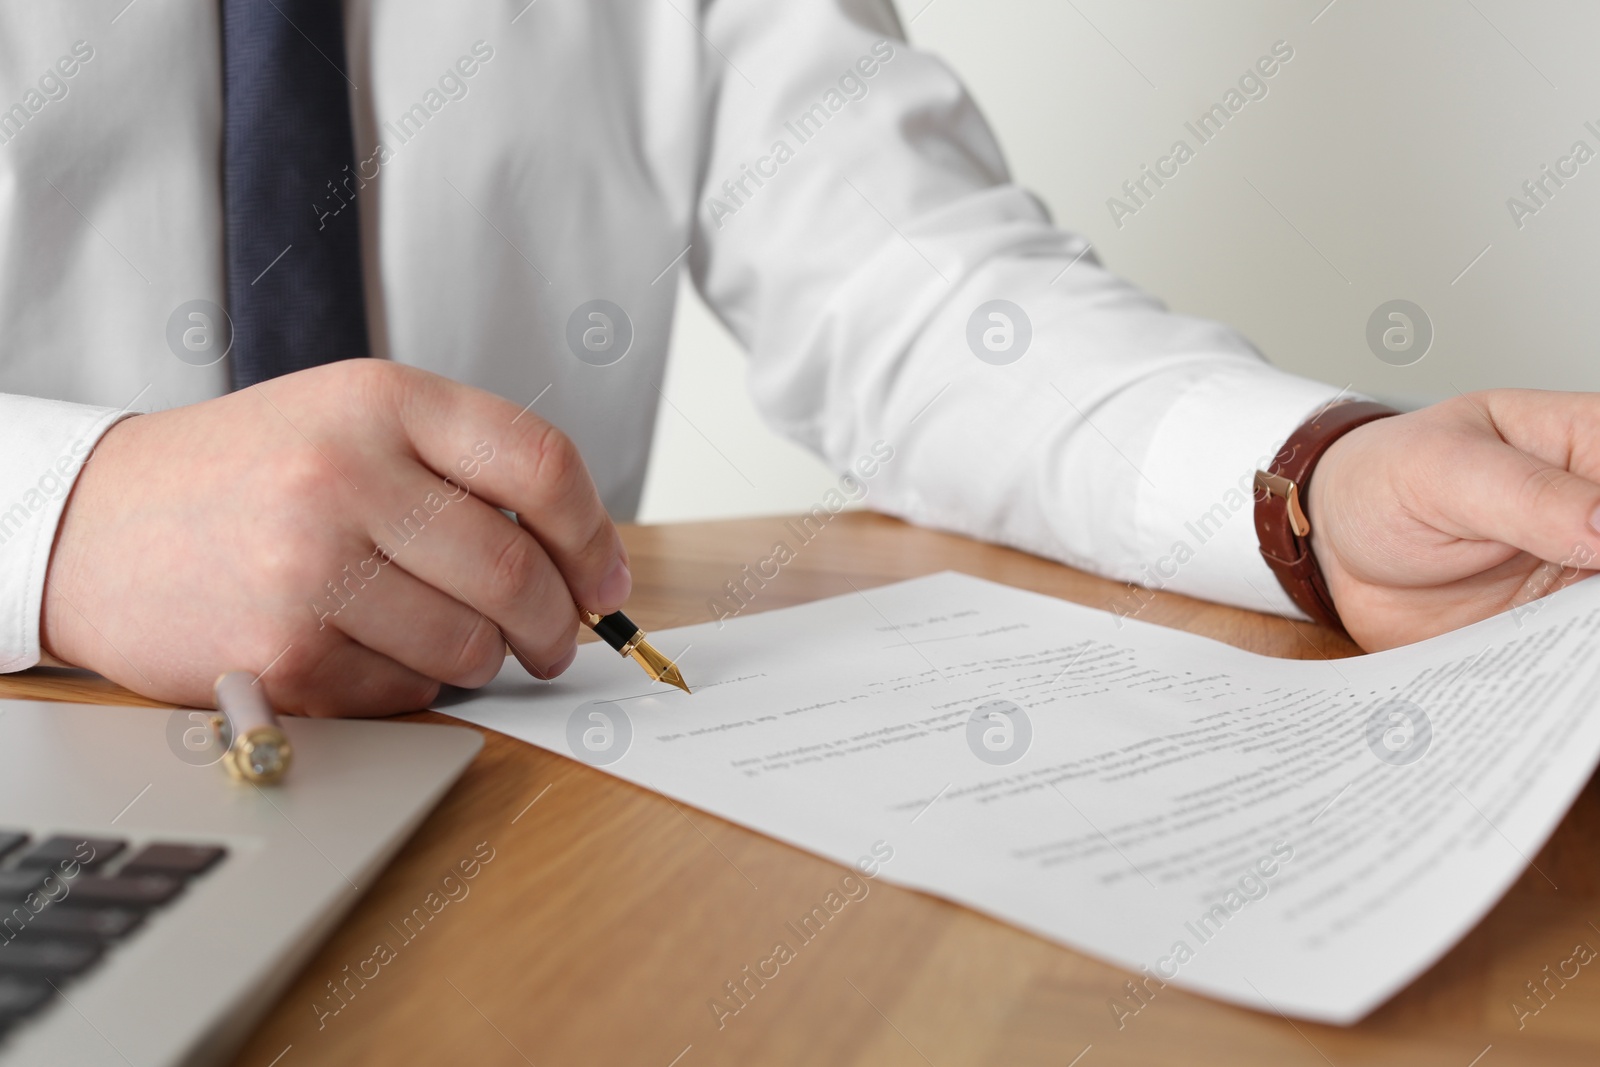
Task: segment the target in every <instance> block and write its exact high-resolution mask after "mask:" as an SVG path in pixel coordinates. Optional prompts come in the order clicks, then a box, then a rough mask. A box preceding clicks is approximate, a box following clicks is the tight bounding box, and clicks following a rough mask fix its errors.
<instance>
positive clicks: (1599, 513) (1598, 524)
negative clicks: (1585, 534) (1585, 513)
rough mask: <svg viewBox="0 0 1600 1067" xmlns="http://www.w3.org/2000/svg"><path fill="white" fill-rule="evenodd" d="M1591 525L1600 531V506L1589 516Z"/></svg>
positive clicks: (1591, 527)
mask: <svg viewBox="0 0 1600 1067" xmlns="http://www.w3.org/2000/svg"><path fill="white" fill-rule="evenodd" d="M1589 527H1590V529H1593V530H1595V531H1600V508H1595V509H1594V513H1593V514H1591V515H1590V516H1589Z"/></svg>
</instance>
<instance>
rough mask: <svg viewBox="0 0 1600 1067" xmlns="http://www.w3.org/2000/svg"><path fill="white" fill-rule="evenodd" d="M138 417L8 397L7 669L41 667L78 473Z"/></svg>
mask: <svg viewBox="0 0 1600 1067" xmlns="http://www.w3.org/2000/svg"><path fill="white" fill-rule="evenodd" d="M130 414H132V413H131V412H128V411H126V410H123V411H118V410H116V409H114V408H99V407H89V406H87V405H83V404H68V403H64V402H62V401H59V400H43V399H40V398H37V397H30V396H10V395H7V394H3V393H0V457H4V458H3V460H0V671H20V670H23V669H24V668H27V667H32V666H33V665H34V664H36V663H38V662H39V653H40V646H39V623H40V615H41V613H42V611H43V608H44V579H45V572H46V571H47V570H48V569H49V566H50V551H51V549H52V548H53V547H54V546H55V540H56V528H57V527H58V526H59V525H60V523H61V514H62V512H63V511H64V510H65V509H66V504H67V496H68V494H70V493H71V492H72V486H73V484H74V483H75V482H76V481H77V478H78V472H79V471H80V470H82V469H83V464H84V461H85V460H87V459H88V457H89V453H90V452H91V451H93V449H94V446H95V444H96V443H97V442H98V441H99V440H100V437H101V435H102V434H104V433H105V432H106V430H108V429H110V428H111V426H112V425H113V424H115V423H116V422H118V421H120V420H121V419H123V418H125V417H127V416H128V415H130Z"/></svg>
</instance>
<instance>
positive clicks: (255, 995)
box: [0, 700, 483, 1067]
mask: <svg viewBox="0 0 1600 1067" xmlns="http://www.w3.org/2000/svg"><path fill="white" fill-rule="evenodd" d="M209 720H210V713H207V712H198V711H194V710H191V709H178V710H170V709H151V708H131V707H101V706H92V705H81V704H57V703H46V702H34V701H12V700H0V1064H3V1065H6V1067H12V1065H19V1067H20V1065H23V1064H27V1065H29V1067H33V1065H37V1064H54V1065H72V1067H77V1065H84V1067H97V1065H100V1064H106V1065H113V1064H114V1065H116V1067H126V1065H127V1064H129V1063H136V1064H140V1065H141V1067H145V1065H149V1067H155V1065H161V1064H182V1065H190V1064H211V1063H218V1062H223V1061H225V1060H226V1059H227V1057H228V1056H229V1055H230V1054H232V1053H233V1052H234V1051H236V1050H237V1049H238V1047H239V1045H240V1044H241V1043H242V1042H243V1041H244V1039H245V1038H246V1037H248V1036H249V1034H250V1032H251V1030H252V1028H253V1027H254V1026H255V1024H256V1023H257V1022H258V1021H259V1020H260V1018H261V1016H262V1014H263V1013H264V1012H265V1011H266V1010H267V1009H268V1008H270V1007H271V1006H272V1005H273V1003H274V1002H275V1001H276V999H277V997H278V995H279V994H280V993H281V991H282V990H283V988H284V986H285V985H286V984H287V983H288V982H289V980H290V979H291V978H293V977H294V975H295V973H296V972H297V971H298V969H299V968H300V967H301V965H302V964H304V963H305V961H306V959H307V958H308V957H309V956H310V954H311V953H312V951H313V950H314V949H315V948H316V947H317V945H318V944H319V943H320V942H321V940H322V939H323V938H324V937H325V936H326V935H327V934H328V933H330V932H331V930H332V929H333V926H334V924H335V923H337V922H338V920H339V918H340V917H341V916H342V915H343V914H344V913H345V912H346V911H347V910H348V909H349V908H350V907H351V905H353V904H354V903H355V902H356V901H357V900H358V899H359V898H360V896H361V894H362V893H363V892H364V891H365V890H366V889H367V888H368V887H369V886H370V885H371V884H372V882H373V880H374V879H375V878H376V876H377V874H378V872H379V871H380V870H381V869H382V868H383V866H384V864H385V863H386V862H387V861H388V860H389V859H390V857H391V856H393V855H394V853H395V852H396V851H397V850H398V849H399V848H400V846H401V845H402V844H403V843H404V842H405V840H406V839H407V838H408V837H409V836H410V834H411V833H412V831H413V830H414V829H415V828H416V827H417V825H418V824H419V823H420V822H421V821H422V819H423V817H424V816H426V815H427V814H428V812H429V811H430V810H432V808H433V807H434V805H435V804H436V803H437V802H438V801H439V799H440V798H441V797H442V796H443V795H444V792H445V790H446V789H448V788H449V787H450V785H451V783H452V782H454V781H455V779H456V778H457V777H458V776H459V775H460V774H461V772H462V771H463V770H464V769H465V768H466V766H467V764H468V763H470V762H471V760H472V758H473V756H474V755H476V754H477V752H478V750H479V748H481V747H482V745H483V738H482V736H481V735H480V734H479V733H478V732H477V731H475V730H471V729H467V728H463V727H458V726H441V725H433V724H425V723H399V722H381V721H380V722H375V721H360V720H344V719H284V720H282V721H281V726H282V727H283V730H284V732H285V733H286V734H287V735H288V738H289V742H290V744H291V745H292V746H293V749H294V763H293V765H292V766H291V768H290V769H289V771H288V774H287V775H286V776H285V777H284V779H283V780H282V781H281V782H279V783H278V784H276V785H272V786H257V785H252V784H249V783H246V782H242V781H237V780H235V779H233V778H231V777H230V776H229V775H228V774H227V773H226V771H224V770H223V765H222V764H221V762H220V758H221V755H222V750H221V746H220V744H219V743H218V742H217V740H216V738H215V736H214V735H213V734H212V732H211V730H210V726H209Z"/></svg>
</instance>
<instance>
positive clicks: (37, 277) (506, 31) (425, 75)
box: [0, 0, 1337, 670]
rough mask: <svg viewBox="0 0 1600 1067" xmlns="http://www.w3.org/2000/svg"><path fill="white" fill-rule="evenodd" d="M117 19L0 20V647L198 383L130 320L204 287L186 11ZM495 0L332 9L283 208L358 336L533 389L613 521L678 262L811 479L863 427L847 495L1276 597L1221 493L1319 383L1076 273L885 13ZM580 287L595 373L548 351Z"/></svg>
mask: <svg viewBox="0 0 1600 1067" xmlns="http://www.w3.org/2000/svg"><path fill="white" fill-rule="evenodd" d="M124 2H125V0H108V2H106V3H98V4H93V5H77V4H73V5H65V4H59V5H58V4H23V3H6V4H5V5H4V6H3V7H0V42H3V45H0V47H3V50H4V53H5V54H4V58H3V60H0V109H7V110H4V111H0V390H3V391H4V394H5V395H3V396H0V456H3V460H0V669H7V670H15V669H20V668H23V667H26V666H29V665H31V664H33V663H35V662H37V660H38V657H39V651H40V649H39V612H40V603H41V597H42V589H43V584H44V577H45V571H46V567H47V565H48V562H49V553H50V548H51V545H52V540H53V536H54V532H55V529H56V526H57V523H58V522H59V519H60V516H61V512H62V509H63V506H64V501H65V498H66V495H67V492H68V490H69V488H70V484H71V478H72V476H73V475H74V474H75V473H76V471H77V469H78V467H79V466H80V465H81V459H82V457H83V455H85V454H86V453H87V452H88V450H89V449H90V447H91V446H92V445H93V444H94V442H95V441H96V440H97V438H98V437H99V435H100V434H101V433H102V432H103V431H104V430H105V429H106V428H107V426H108V425H110V424H111V423H112V422H114V421H115V420H116V418H117V417H118V415H119V412H121V411H125V410H150V409H152V408H165V407H171V406H175V405H179V404H189V403H194V402H196V401H200V400H204V399H207V398H209V397H215V396H217V395H219V394H221V393H223V392H225V391H226V390H227V389H228V377H227V369H226V364H225V363H219V364H214V365H211V366H196V365H193V363H192V362H185V360H183V359H180V358H178V356H177V355H175V353H174V348H173V347H172V346H171V345H170V344H169V341H168V333H169V320H170V319H172V317H173V315H174V312H175V311H176V310H177V309H179V308H180V307H181V306H182V305H184V304H185V303H187V302H190V301H194V300H210V301H213V302H215V303H217V304H223V303H224V302H225V301H224V296H223V293H224V280H223V256H222V214H221V212H222V208H221V188H220V177H219V159H220V152H219V136H220V126H221V118H222V101H221V96H220V85H221V71H220V58H221V57H220V49H219V37H218V25H217V12H216V7H217V5H216V4H215V3H203V2H178V0H142V2H138V3H135V4H132V5H129V6H126V7H124ZM524 2H525V0H511V2H505V0H499V2H490V0H452V2H451V3H448V4H441V3H425V2H423V0H388V2H385V3H382V4H371V3H368V2H366V0H352V2H350V3H349V4H347V6H346V25H347V36H348V54H347V55H345V56H333V57H329V62H330V63H336V64H337V65H338V66H340V67H341V68H342V70H343V72H344V73H345V75H346V76H347V77H348V80H349V81H350V82H351V85H352V90H351V93H350V99H351V105H352V109H353V113H354V116H355V129H356V139H357V145H356V149H357V151H356V156H357V159H358V160H359V161H360V162H358V165H357V170H358V171H359V172H360V175H359V179H354V178H348V176H346V175H329V179H330V182H338V181H339V180H340V179H348V180H347V181H346V184H345V189H346V190H348V192H347V193H346V194H345V196H343V197H341V196H337V195H336V194H334V193H333V192H332V191H331V186H330V194H329V197H328V198H327V199H326V200H325V201H324V202H323V203H322V204H321V205H310V204H308V205H307V211H318V212H321V211H330V212H331V211H333V210H335V209H337V208H339V206H340V205H342V204H343V203H344V202H345V199H347V198H350V197H352V196H354V197H355V199H356V200H357V201H358V205H357V206H354V207H352V208H351V210H359V211H360V212H361V215H362V230H363V245H364V249H363V252H364V264H365V280H366V289H367V296H368V317H369V322H370V324H371V333H372V337H373V349H374V351H373V354H374V355H377V356H380V357H382V358H387V359H392V360H396V361H399V362H403V363H408V364H412V365H414V366H418V367H425V368H427V369H429V370H432V371H436V372H438V373H440V374H445V375H448V376H450V377H452V378H455V379H458V380H460V381H463V382H467V383H471V384H473V385H477V386H481V387H483V388H485V389H489V390H493V391H494V392H496V393H499V394H501V395H503V396H505V397H508V398H510V399H511V400H513V401H516V402H517V403H519V404H525V403H528V402H529V401H532V400H534V398H536V397H537V398H538V400H537V403H536V404H535V405H534V407H533V411H534V412H535V413H536V414H538V415H540V416H542V417H544V418H546V419H549V420H550V421H552V422H554V423H555V424H556V425H558V426H560V427H561V428H562V429H563V430H565V431H566V432H567V433H568V434H569V435H570V436H571V437H572V438H574V440H575V441H576V442H577V444H578V446H579V447H580V449H581V451H582V453H583V456H584V458H585V460H586V461H587V463H588V466H589V469H590V471H591V473H592V474H593V476H594V478H595V481H596V482H597V484H598V485H599V488H600V492H601V495H602V497H603V499H604V500H605V502H606V504H607V506H608V507H609V508H610V509H611V511H612V512H613V514H614V515H615V516H616V517H617V518H619V519H626V518H628V517H630V516H631V515H632V513H633V511H634V509H635V507H636V505H637V502H638V499H639V492H640V486H641V482H642V479H643V476H644V472H645V461H646V455H647V451H648V448H649V443H650V439H651V430H652V424H653V422H654V419H655V413H656V409H657V405H658V402H659V399H660V397H659V395H658V392H657V388H658V386H659V385H660V383H661V380H662V373H663V363H664V359H665V356H666V345H667V338H668V334H669V327H670V323H671V317H672V313H673V303H674V295H675V285H674V279H675V277H676V272H677V271H678V270H680V269H684V268H687V269H688V270H689V271H690V272H691V273H692V276H693V279H694V282H695V284H696V285H697V286H698V287H699V290H700V292H701V293H702V294H703V295H704V297H705V298H706V300H707V301H708V303H709V304H710V306H711V307H712V308H713V309H714V310H715V312H716V313H717V314H718V315H719V316H720V317H721V318H722V320H723V321H724V322H725V323H726V324H727V325H728V327H729V328H730V329H731V330H732V331H733V333H734V334H735V335H736V336H737V337H738V338H739V340H740V341H741V342H742V343H743V344H744V345H745V347H746V348H747V349H748V350H749V352H750V363H749V387H750V389H751V391H752V393H753V395H754V397H755V401H756V403H757V405H758V406H759V408H760V409H761V411H762V412H763V413H764V415H765V417H766V419H767V420H768V421H769V422H770V423H771V425H773V426H774V427H775V428H777V429H778V430H779V431H781V432H782V433H784V434H787V435H789V436H790V437H792V438H794V439H795V440H797V441H799V442H801V443H802V444H804V445H805V446H807V447H809V448H811V449H813V450H814V451H815V452H817V453H818V454H819V455H821V456H822V457H823V458H824V459H825V460H826V461H827V462H829V463H830V464H832V465H833V466H834V467H836V468H837V469H839V470H841V471H844V470H847V469H850V468H853V467H855V466H856V464H857V461H858V459H860V458H861V457H864V456H870V455H872V454H873V451H874V446H875V444H878V443H879V442H882V444H881V445H879V446H878V447H879V451H880V452H881V451H882V450H883V449H884V448H885V447H886V448H888V449H890V450H892V453H893V458H892V459H890V460H889V461H887V462H884V463H882V464H881V465H880V466H879V467H878V469H877V471H876V472H875V473H874V475H873V477H872V479H871V482H870V503H871V504H872V505H873V506H874V507H876V508H878V509H880V510H883V511H887V512H890V513H893V514H896V515H900V516H903V517H905V518H907V519H909V520H911V521H913V522H918V523H924V524H928V525H932V526H937V527H943V528H945V529H950V530H956V531H960V532H962V533H966V534H971V535H973V536H976V537H981V538H986V539H989V540H994V541H1000V542H1003V543H1006V544H1010V545H1015V546H1019V547H1021V548H1024V549H1027V550H1029V551H1032V552H1037V553H1040V554H1042V555H1046V556H1050V557H1053V558H1056V559H1060V560H1064V561H1066V562H1068V563H1071V564H1073V565H1075V566H1079V567H1084V568H1087V569H1090V570H1093V571H1097V572H1099V573H1102V574H1106V575H1110V576H1113V577H1116V578H1118V579H1124V580H1129V581H1137V582H1142V583H1145V584H1153V585H1157V586H1162V587H1165V588H1170V589H1175V590H1179V591H1182V592H1186V593H1190V594H1193V595H1196V596H1202V597H1207V598H1211V599H1215V600H1221V601H1225V602H1230V603H1235V604H1241V605H1245V606H1249V607H1255V608H1265V609H1270V610H1276V611H1281V612H1284V613H1287V614H1293V613H1294V611H1293V608H1292V607H1291V605H1290V604H1289V601H1288V599H1287V598H1286V597H1285V596H1284V595H1283V594H1282V592H1281V591H1280V590H1279V588H1278V586H1277V583H1276V582H1275V581H1274V579H1273V576H1272V574H1271V573H1270V572H1269V571H1268V570H1267V568H1266V566H1265V565H1264V564H1263V563H1262V561H1261V559H1260V558H1259V556H1258V554H1257V549H1256V541H1255V533H1254V527H1253V522H1252V519H1251V515H1250V505H1249V501H1248V488H1249V477H1250V472H1251V471H1253V470H1254V469H1255V467H1256V466H1257V465H1258V464H1260V463H1262V462H1264V461H1265V459H1266V458H1267V457H1270V456H1271V455H1272V453H1273V452H1274V451H1275V450H1276V449H1277V448H1278V447H1279V446H1280V445H1281V443H1282V442H1283V440H1284V439H1285V438H1286V437H1287V436H1288V435H1289V433H1290V432H1291V431H1292V430H1293V429H1294V427H1295V426H1297V425H1298V424H1299V423H1300V422H1302V421H1303V420H1304V419H1305V418H1306V417H1307V416H1308V415H1310V414H1311V413H1312V412H1313V411H1314V410H1315V409H1316V408H1317V407H1318V406H1320V405H1321V404H1323V403H1324V402H1326V401H1327V400H1329V399H1330V398H1332V397H1333V396H1334V395H1335V394H1336V392H1337V390H1335V389H1333V388H1331V387H1329V386H1325V385H1322V384H1319V383H1315V382H1311V381H1307V380H1305V379H1302V378H1298V377H1294V376H1291V375H1288V374H1285V373H1282V372H1280V371H1278V370H1276V369H1274V368H1272V367H1271V366H1269V365H1268V364H1267V363H1265V362H1264V361H1263V360H1262V359H1261V358H1260V356H1259V355H1258V354H1257V353H1256V352H1255V351H1254V350H1253V349H1252V348H1251V346H1250V345H1249V343H1248V342H1246V341H1245V340H1244V339H1243V338H1241V337H1240V336H1239V335H1238V334H1236V333H1235V332H1233V331H1232V330H1230V329H1228V328H1226V327H1223V326H1220V325H1217V324H1214V323H1210V322H1204V321H1200V320H1197V319H1194V318H1189V317H1186V316H1182V315H1175V314H1171V313H1169V312H1168V311H1166V310H1165V309H1164V308H1163V307H1162V306H1161V304H1160V303H1158V302H1157V301H1156V300H1154V299H1152V298H1151V297H1149V296H1147V295H1146V294H1144V293H1142V292H1140V291H1139V290H1137V289H1135V288H1133V287H1132V286H1130V285H1128V284H1127V283H1125V282H1122V281H1120V280H1118V279H1117V278H1115V277H1113V276H1111V275H1110V274H1108V273H1107V272H1106V271H1104V270H1103V269H1102V268H1101V267H1100V266H1098V265H1097V263H1096V261H1095V257H1094V255H1093V254H1092V252H1090V251H1089V250H1088V248H1087V245H1086V243H1085V241H1084V240H1083V239H1082V238H1080V237H1076V236H1074V235H1072V234H1071V233H1068V232H1065V231H1063V230H1060V229H1057V228H1056V227H1055V226H1054V225H1053V224H1052V223H1051V221H1050V219H1049V218H1048V216H1047V214H1046V212H1045V210H1044V208H1043V207H1042V206H1041V204H1040V203H1039V202H1038V200H1036V199H1035V198H1034V197H1033V196H1032V195H1030V194H1029V193H1028V192H1027V191H1026V190H1024V189H1022V188H1019V187H1018V186H1016V185H1014V184H1013V183H1012V182H1011V180H1010V177H1009V175H1008V173H1007V170H1006V166H1005V163H1004V160H1003V159H1002V157H1001V153H1000V149H999V147H998V146H997V145H996V144H995V141H994V138H993V136H992V135H991V133H990V131H989V129H988V127H987V125H986V124H985V123H984V120H983V117H982V115H981V114H980V113H979V111H978V109H977V107H976V106H975V105H974V103H973V101H972V100H971V99H970V98H969V97H968V96H967V94H966V92H965V91H964V90H963V88H962V86H961V83H960V81H959V80H958V79H957V78H956V77H955V75H954V74H952V73H951V71H950V70H949V69H948V68H947V67H946V66H945V65H944V64H943V63H942V62H941V61H940V60H938V59H937V58H935V57H933V56H931V55H928V54H926V53H922V52H918V51H916V50H915V49H913V48H911V47H909V46H907V45H906V44H905V43H904V41H903V37H902V33H901V30H900V27H899V24H898V22H897V20H896V17H895V15H894V13H893V9H892V8H891V6H890V4H889V3H888V2H887V0H790V2H786V3H771V2H767V0H709V2H703V3H699V4H694V3H689V2H687V0H537V2H535V3H530V4H527V6H526V7H524V6H523V5H524ZM69 72H70V73H69ZM469 72H470V73H469ZM357 194H358V195H357ZM292 257H293V250H292V249H290V250H288V251H286V253H285V254H284V256H283V260H282V262H275V263H272V264H269V263H263V264H261V267H262V269H263V270H282V269H292V265H293V258H292ZM594 300H606V301H610V302H611V303H612V304H614V305H616V306H617V307H618V308H621V309H622V311H623V313H624V314H625V315H626V318H627V323H628V324H630V325H631V331H632V340H631V344H630V346H629V347H628V350H627V352H626V354H625V355H624V356H623V357H622V358H621V359H619V360H617V361H616V362H612V363H610V364H609V365H603V366H602V365H596V364H597V363H600V362H603V360H600V359H590V360H587V361H586V360H584V359H580V358H578V356H577V355H575V354H574V349H573V347H572V346H570V345H569V343H568V335H569V319H572V318H573V317H574V313H575V312H579V311H580V310H581V309H582V307H583V306H584V305H586V304H587V303H588V302H590V301H594ZM991 300H1004V301H1008V302H1010V304H1011V305H1014V306H1015V307H1017V308H1021V309H1022V311H1023V314H1024V315H1025V316H1026V324H1023V323H1021V322H1019V321H1017V317H1016V316H1015V315H1011V314H1007V313H1005V312H1004V311H1002V315H1003V317H1002V318H999V319H995V318H991V317H990V316H989V314H988V313H987V312H985V313H983V314H980V315H978V317H977V319H976V320H975V321H974V315H975V313H976V312H979V310H980V305H984V304H985V303H987V302H988V301H991ZM591 322H592V323H598V324H600V325H599V328H600V329H601V333H598V334H593V335H591V338H593V339H597V340H598V341H599V342H600V343H601V344H602V346H603V344H604V342H605V341H606V339H607V338H606V334H605V332H604V329H605V326H606V322H605V321H604V320H600V319H590V318H589V317H588V315H587V313H586V312H585V313H583V314H581V315H580V316H579V326H580V327H585V326H586V324H588V323H591ZM610 326H611V327H612V329H614V330H622V331H623V332H625V327H623V326H622V325H621V324H618V323H610ZM1030 327H1031V340H1029V341H1028V345H1027V348H1026V350H1025V351H1023V354H1022V355H1021V357H1020V358H1017V359H1014V360H1013V361H1011V362H1004V361H1003V360H1004V357H1005V355H1006V354H1007V353H1006V352H1001V353H998V354H997V353H996V352H994V351H992V350H991V348H986V347H985V343H986V340H987V344H988V345H990V346H994V347H999V348H1002V349H1003V348H1004V346H1005V344H1006V341H1007V339H1008V337H1009V339H1010V343H1011V344H1012V346H1013V348H1012V349H1010V350H1009V351H1010V352H1011V353H1014V352H1016V351H1019V350H1020V349H1019V348H1017V347H1015V346H1017V345H1019V344H1020V338H1021V337H1022V336H1023V335H1024V334H1026V333H1027V332H1028V330H1029V328H1030ZM969 333H970V335H971V337H972V338H973V339H974V340H975V341H976V345H974V344H972V343H969ZM582 334H583V329H582V328H580V329H579V330H578V331H577V333H576V334H575V336H582ZM613 336H614V335H613ZM975 353H985V354H987V356H988V357H989V358H988V359H987V360H986V359H980V358H979V355H978V354H975ZM708 592H714V591H708ZM1120 603H1121V607H1117V605H1115V604H1112V605H1108V606H1111V607H1114V608H1116V609H1117V610H1119V611H1122V612H1125V613H1131V612H1133V611H1136V610H1137V607H1138V606H1139V599H1138V597H1136V596H1134V595H1132V594H1130V595H1129V596H1128V597H1126V598H1122V600H1121V601H1120Z"/></svg>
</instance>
